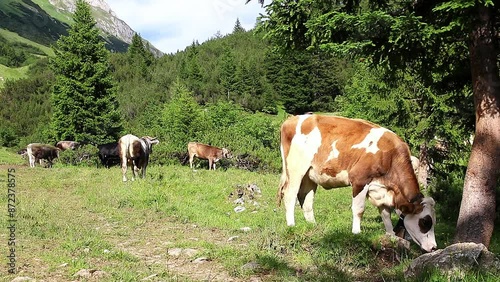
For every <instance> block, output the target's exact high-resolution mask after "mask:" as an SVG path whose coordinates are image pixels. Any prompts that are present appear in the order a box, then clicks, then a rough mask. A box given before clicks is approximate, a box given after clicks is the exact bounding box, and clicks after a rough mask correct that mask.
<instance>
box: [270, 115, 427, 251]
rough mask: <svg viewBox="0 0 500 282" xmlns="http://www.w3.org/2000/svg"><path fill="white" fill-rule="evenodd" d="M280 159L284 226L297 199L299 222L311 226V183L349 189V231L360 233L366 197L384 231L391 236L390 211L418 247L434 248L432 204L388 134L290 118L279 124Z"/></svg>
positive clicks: (405, 151)
mask: <svg viewBox="0 0 500 282" xmlns="http://www.w3.org/2000/svg"><path fill="white" fill-rule="evenodd" d="M281 156H282V161H283V172H282V175H281V181H280V186H279V189H278V201H279V202H281V199H283V202H284V205H285V210H286V221H287V224H288V225H289V226H293V225H295V219H294V208H295V202H296V200H297V199H298V200H299V203H300V205H301V207H302V209H303V211H304V217H305V219H306V220H307V221H309V222H315V219H314V213H313V199H314V194H315V192H316V189H317V185H321V186H323V187H324V188H326V189H331V188H337V187H345V186H352V213H353V223H352V233H354V234H357V233H360V232H361V217H362V215H363V212H364V210H365V200H366V198H368V199H369V200H370V202H371V203H372V204H373V205H374V206H376V207H378V209H379V211H380V215H381V217H382V221H383V223H384V226H385V229H386V232H387V233H390V234H394V231H393V227H392V222H391V217H390V213H391V209H392V208H395V209H397V210H398V211H400V212H401V213H402V216H403V217H404V224H405V228H406V230H407V231H408V233H409V234H410V235H411V237H412V238H413V240H414V241H415V242H416V243H417V244H418V245H419V246H420V247H421V248H422V249H424V250H425V251H427V252H429V251H431V250H433V249H434V248H436V240H435V235H434V225H435V223H436V217H435V211H434V200H433V199H432V198H424V196H423V195H422V193H421V192H420V189H419V185H418V182H417V177H416V176H415V172H414V170H413V167H412V162H411V158H410V150H409V148H408V145H407V144H406V143H405V142H404V141H403V140H401V138H399V137H398V136H397V135H396V134H395V133H394V132H392V131H390V130H388V129H385V128H383V127H380V126H378V125H376V124H373V123H371V122H366V121H363V120H353V119H348V118H343V117H335V116H322V115H301V116H294V117H291V118H289V119H287V120H286V121H285V122H284V123H283V124H282V126H281ZM279 202H278V203H279Z"/></svg>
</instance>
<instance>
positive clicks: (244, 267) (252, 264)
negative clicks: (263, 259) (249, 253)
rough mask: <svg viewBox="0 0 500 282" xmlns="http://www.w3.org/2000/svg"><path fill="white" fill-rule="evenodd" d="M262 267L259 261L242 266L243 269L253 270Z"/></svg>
mask: <svg viewBox="0 0 500 282" xmlns="http://www.w3.org/2000/svg"><path fill="white" fill-rule="evenodd" d="M260 267H261V266H260V264H259V263H258V262H255V261H251V262H248V263H245V264H244V265H243V266H241V269H243V270H252V271H253V270H258V269H259V268H260Z"/></svg>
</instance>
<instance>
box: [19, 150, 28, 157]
mask: <svg viewBox="0 0 500 282" xmlns="http://www.w3.org/2000/svg"><path fill="white" fill-rule="evenodd" d="M17 154H18V155H20V156H21V157H22V158H23V159H25V158H26V156H27V155H28V150H27V149H26V148H24V149H21V150H19V151H17Z"/></svg>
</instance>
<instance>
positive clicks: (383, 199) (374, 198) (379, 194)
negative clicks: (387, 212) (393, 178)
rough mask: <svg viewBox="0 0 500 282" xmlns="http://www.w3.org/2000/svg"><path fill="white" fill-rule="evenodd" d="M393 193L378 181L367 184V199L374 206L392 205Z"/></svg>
mask: <svg viewBox="0 0 500 282" xmlns="http://www.w3.org/2000/svg"><path fill="white" fill-rule="evenodd" d="M393 197H394V193H393V192H390V191H389V190H387V187H386V186H385V185H383V184H381V183H380V182H378V181H372V182H370V184H369V190H368V199H369V200H370V202H371V203H372V204H373V205H374V206H376V207H382V206H386V207H392V206H393V205H394V202H393Z"/></svg>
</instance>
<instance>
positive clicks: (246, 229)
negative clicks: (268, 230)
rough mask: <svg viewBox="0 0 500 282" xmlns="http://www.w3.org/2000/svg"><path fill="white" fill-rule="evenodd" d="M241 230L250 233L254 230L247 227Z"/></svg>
mask: <svg viewBox="0 0 500 282" xmlns="http://www.w3.org/2000/svg"><path fill="white" fill-rule="evenodd" d="M240 230H241V231H243V232H248V231H251V230H252V228H250V227H247V226H245V227H242V228H240Z"/></svg>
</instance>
